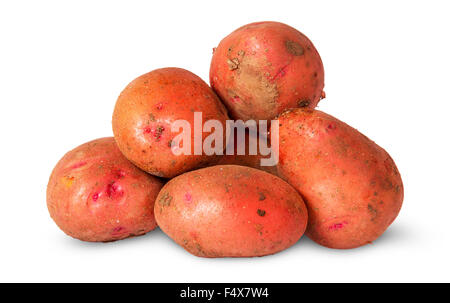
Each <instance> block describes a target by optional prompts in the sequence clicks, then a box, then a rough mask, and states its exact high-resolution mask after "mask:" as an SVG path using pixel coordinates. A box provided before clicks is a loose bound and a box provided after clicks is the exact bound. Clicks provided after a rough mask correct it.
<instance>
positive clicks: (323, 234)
mask: <svg viewBox="0 0 450 303" xmlns="http://www.w3.org/2000/svg"><path fill="white" fill-rule="evenodd" d="M279 123H280V128H279V140H280V162H279V163H278V172H279V174H280V175H281V176H282V177H283V178H284V179H285V180H286V181H287V182H288V183H290V184H291V185H292V186H293V187H294V188H296V189H297V190H298V191H299V192H300V194H301V195H302V196H303V198H304V199H305V203H306V206H307V207H308V214H309V222H308V228H307V231H306V234H307V235H308V236H309V237H310V238H311V239H312V240H314V241H316V242H317V243H319V244H321V245H324V246H327V247H331V248H354V247H358V246H361V245H364V244H367V243H370V242H372V241H374V240H375V239H377V238H378V237H379V236H380V235H381V234H382V233H383V232H384V231H385V230H386V229H387V228H388V226H389V225H390V224H391V223H392V222H393V221H394V219H395V218H396V217H397V214H398V213H399V211H400V208H401V206H402V202H403V184H402V179H401V177H400V173H399V172H398V170H397V167H396V166H395V163H394V161H393V160H392V158H391V157H390V156H389V155H388V153H387V152H386V151H385V150H384V149H382V148H381V147H379V146H378V145H377V144H375V143H374V142H373V141H371V140H370V139H368V138H367V137H366V136H364V135H363V134H361V133H360V132H358V131H357V130H356V129H354V128H352V127H350V126H348V125H347V124H345V123H344V122H342V121H339V120H338V119H336V118H334V117H332V116H330V115H328V114H326V113H323V112H321V111H317V110H311V109H293V110H290V111H286V112H285V113H283V114H281V115H280V117H279Z"/></svg>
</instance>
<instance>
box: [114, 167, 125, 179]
mask: <svg viewBox="0 0 450 303" xmlns="http://www.w3.org/2000/svg"><path fill="white" fill-rule="evenodd" d="M115 175H116V178H117V179H122V178H124V177H125V172H124V171H123V170H121V169H118V170H117V171H116V173H115Z"/></svg>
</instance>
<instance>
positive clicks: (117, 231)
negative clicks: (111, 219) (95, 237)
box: [111, 226, 127, 236]
mask: <svg viewBox="0 0 450 303" xmlns="http://www.w3.org/2000/svg"><path fill="white" fill-rule="evenodd" d="M126 231H127V230H126V229H125V227H123V226H118V227H115V228H114V229H113V230H112V233H111V235H112V236H119V235H122V234H124V233H126Z"/></svg>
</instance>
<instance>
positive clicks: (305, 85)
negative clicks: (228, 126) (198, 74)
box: [210, 22, 325, 120]
mask: <svg viewBox="0 0 450 303" xmlns="http://www.w3.org/2000/svg"><path fill="white" fill-rule="evenodd" d="M210 83H211V87H212V88H213V89H214V90H215V92H216V93H217V94H218V95H219V97H220V98H221V99H222V101H223V102H224V103H225V105H226V106H227V108H228V109H229V111H230V115H231V116H232V117H233V118H235V119H243V120H248V119H256V120H269V119H272V118H274V117H275V116H276V115H278V114H279V113H281V112H282V111H283V110H285V109H288V108H294V107H309V108H314V107H316V105H317V103H318V102H319V100H320V99H321V98H322V97H324V96H325V95H324V93H323V87H324V71H323V65H322V60H321V58H320V56H319V53H318V52H317V50H316V49H315V47H314V45H313V44H312V43H311V41H310V40H309V39H308V38H307V37H306V36H305V35H303V34H302V33H300V32H299V31H298V30H296V29H295V28H292V27H290V26H288V25H286V24H283V23H279V22H257V23H251V24H248V25H245V26H242V27H241V28H238V29H237V30H235V31H234V32H232V33H231V34H229V35H228V36H227V37H225V38H224V39H223V40H222V41H221V42H220V44H219V45H218V47H217V48H215V50H214V53H213V57H212V61H211V68H210Z"/></svg>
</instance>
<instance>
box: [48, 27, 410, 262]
mask: <svg viewBox="0 0 450 303" xmlns="http://www.w3.org/2000/svg"><path fill="white" fill-rule="evenodd" d="M210 84H211V88H210V87H209V86H208V85H207V84H206V83H205V82H204V81H203V80H202V79H200V78H199V77H198V76H196V75H194V74H193V73H191V72H189V71H187V70H184V69H180V68H162V69H157V70H154V71H151V72H149V73H147V74H145V75H142V76H140V77H138V78H137V79H135V80H133V81H132V82H131V83H130V84H129V85H128V86H127V87H126V88H125V89H124V90H123V91H122V93H121V94H120V96H119V98H118V100H117V103H116V105H115V109H114V114H113V120H112V127H113V132H114V138H112V137H109V138H102V139H97V140H94V141H91V142H88V143H85V144H83V145H81V146H79V147H77V148H75V149H73V150H72V151H70V152H68V153H67V154H66V155H65V156H64V157H63V158H62V159H61V160H60V161H59V162H58V164H57V165H56V167H55V168H54V170H53V172H52V174H51V176H50V180H49V183H48V187H47V206H48V210H49V212H50V215H51V217H52V218H53V220H54V221H55V222H56V224H57V225H58V226H59V227H60V228H61V229H62V230H63V231H64V232H65V233H66V234H68V235H69V236H72V237H74V238H77V239H80V240H83V241H103V242H108V241H115V240H120V239H124V238H127V237H131V236H137V235H142V234H145V233H147V232H149V231H151V230H153V229H155V228H156V226H159V227H160V228H161V230H162V231H163V232H164V233H166V234H167V235H168V236H169V237H170V238H172V239H173V240H174V241H175V242H176V243H178V244H179V245H181V246H182V247H183V248H185V249H186V250H187V251H188V252H190V253H192V254H194V255H196V256H201V257H254V256H264V255H269V254H274V253H276V252H279V251H282V250H284V249H286V248H288V247H290V246H291V245H293V244H294V243H296V242H297V241H298V240H299V239H300V238H301V236H302V235H303V234H304V233H306V234H307V236H308V237H310V238H311V239H312V240H314V241H315V242H317V243H319V244H321V245H324V246H327V247H330V248H341V249H342V248H354V247H358V246H362V245H365V244H367V243H371V242H372V241H374V240H375V239H377V238H378V237H379V236H380V235H381V234H382V233H383V232H384V231H385V230H386V229H387V228H388V226H389V225H390V224H391V223H392V222H393V221H394V219H395V218H396V216H397V215H398V213H399V211H400V208H401V205H402V201H403V184H402V180H401V177H400V174H399V172H398V170H397V168H396V166H395V163H394V161H393V160H392V158H391V157H390V156H389V154H388V153H387V152H386V151H385V150H384V149H382V148H381V147H380V146H378V145H377V144H375V143H374V142H373V141H371V140H370V139H368V138H367V137H366V136H364V135H363V134H361V133H360V132H358V131H357V130H356V129H354V128H352V127H351V126H349V125H347V124H345V123H344V122H342V121H340V120H338V119H336V118H334V117H332V116H330V115H328V114H326V113H324V112H321V111H318V110H315V109H314V108H315V107H316V106H317V104H318V102H319V101H320V100H321V99H322V98H324V97H325V94H324V92H323V87H324V71H323V65H322V60H321V58H320V56H319V53H318V52H317V50H316V49H315V47H314V45H313V44H312V43H311V41H310V40H309V39H308V38H307V37H306V36H305V35H303V34H302V33H300V32H299V31H297V30H296V29H294V28H292V27H290V26H288V25H285V24H282V23H278V22H258V23H252V24H248V25H245V26H243V27H241V28H239V29H237V30H235V31H234V32H232V33H231V34H230V35H228V36H227V37H225V38H224V39H223V40H222V41H221V42H220V44H219V46H218V47H217V48H215V49H214V52H213V58H212V62H211V69H210ZM196 112H197V113H198V112H201V113H202V118H203V120H202V121H203V123H205V122H206V121H208V120H210V119H214V120H218V121H220V122H221V123H223V124H224V125H225V122H226V121H227V120H230V119H235V120H238V119H241V120H244V121H246V120H249V119H253V120H256V121H258V120H278V122H279V124H278V128H279V131H274V130H272V134H274V135H276V136H278V137H276V138H277V141H278V142H279V147H278V148H279V163H278V164H277V165H276V166H274V167H264V166H261V165H260V161H259V160H260V159H261V158H264V156H263V155H261V154H258V155H248V154H247V155H233V156H230V155H225V156H221V155H207V154H205V152H203V151H201V152H200V153H197V154H194V153H193V154H192V155H184V154H181V155H175V154H174V153H173V151H172V146H173V140H174V139H175V136H176V135H177V134H176V133H173V132H172V131H171V129H172V127H173V124H174V122H175V121H177V120H181V119H182V120H186V121H188V122H190V123H191V125H194V113H196ZM273 126H274V123H272V127H273ZM224 129H225V127H224ZM193 133H194V132H192V137H191V139H192V142H194V134H193ZM203 134H204V136H203V140H204V139H205V137H207V136H208V133H205V132H204V133H203ZM261 135H267V134H261ZM273 142H274V141H273ZM183 144H186V143H185V142H183ZM225 145H226V142H225V143H224V146H225ZM191 148H192V150H194V144H193V146H192V147H191ZM149 241H151V238H149Z"/></svg>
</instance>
